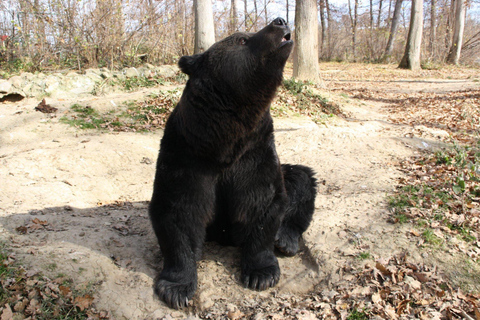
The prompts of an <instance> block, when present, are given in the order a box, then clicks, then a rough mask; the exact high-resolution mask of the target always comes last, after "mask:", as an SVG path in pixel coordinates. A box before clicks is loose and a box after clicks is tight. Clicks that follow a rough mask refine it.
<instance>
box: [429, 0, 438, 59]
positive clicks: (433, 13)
mask: <svg viewBox="0 0 480 320" xmlns="http://www.w3.org/2000/svg"><path fill="white" fill-rule="evenodd" d="M436 11H437V0H431V3H430V54H432V56H433V54H434V51H435V38H436V37H437V26H436V23H437V18H436V16H437V15H436Z"/></svg>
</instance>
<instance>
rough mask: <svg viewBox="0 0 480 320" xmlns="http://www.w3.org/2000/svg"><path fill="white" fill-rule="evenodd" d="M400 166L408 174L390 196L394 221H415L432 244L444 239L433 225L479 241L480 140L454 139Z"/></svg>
mask: <svg viewBox="0 0 480 320" xmlns="http://www.w3.org/2000/svg"><path fill="white" fill-rule="evenodd" d="M401 167H402V171H404V172H405V173H406V174H407V178H406V179H404V181H403V184H404V185H403V186H400V187H399V188H398V189H397V192H396V193H395V194H393V195H391V196H389V197H388V198H387V201H388V205H389V207H390V209H391V211H392V212H393V220H394V221H395V222H401V223H403V222H405V220H412V221H415V222H416V224H417V226H418V227H420V228H422V229H424V230H423V232H422V238H423V239H424V240H425V242H426V243H429V244H432V245H439V244H441V243H442V242H443V239H441V238H439V237H438V236H436V235H435V234H434V233H433V229H435V230H443V231H444V232H445V231H446V232H447V233H448V234H452V235H453V236H456V237H457V238H458V239H460V240H462V241H465V242H466V243H475V242H476V241H478V239H479V238H480V237H479V235H480V219H479V218H478V212H480V140H478V141H477V142H476V143H475V144H473V145H472V144H470V145H461V144H459V143H456V142H455V143H454V144H453V145H452V147H451V148H449V149H445V150H442V151H437V152H434V153H425V154H423V155H421V156H418V157H416V158H413V159H409V160H407V161H405V162H403V163H402V164H401ZM445 227H448V229H449V230H450V231H451V232H448V229H446V228H445ZM436 232H437V231H436ZM447 244H448V242H447Z"/></svg>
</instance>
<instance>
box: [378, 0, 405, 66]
mask: <svg viewBox="0 0 480 320" xmlns="http://www.w3.org/2000/svg"><path fill="white" fill-rule="evenodd" d="M402 2H403V0H397V1H396V2H395V9H394V10H393V18H392V25H391V27H390V35H389V36H388V42H387V47H386V48H385V53H384V55H383V60H384V61H386V60H387V59H389V58H390V56H391V54H392V49H393V42H394V41H395V35H396V34H397V28H398V21H399V20H400V12H401V9H402Z"/></svg>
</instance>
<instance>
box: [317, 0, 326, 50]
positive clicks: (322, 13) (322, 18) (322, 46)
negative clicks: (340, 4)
mask: <svg viewBox="0 0 480 320" xmlns="http://www.w3.org/2000/svg"><path fill="white" fill-rule="evenodd" d="M318 5H319V7H320V8H319V9H320V24H321V26H322V37H321V40H320V52H322V55H323V52H324V49H325V41H326V39H327V26H326V21H325V0H318Z"/></svg>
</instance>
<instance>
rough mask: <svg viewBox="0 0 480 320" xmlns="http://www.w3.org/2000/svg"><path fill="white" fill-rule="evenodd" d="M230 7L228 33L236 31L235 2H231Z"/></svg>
mask: <svg viewBox="0 0 480 320" xmlns="http://www.w3.org/2000/svg"><path fill="white" fill-rule="evenodd" d="M231 3H232V6H231V7H230V33H234V32H235V31H237V27H238V17H237V0H232V2H231Z"/></svg>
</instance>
